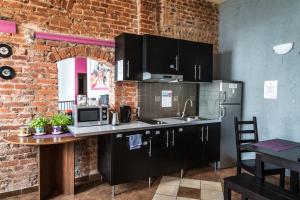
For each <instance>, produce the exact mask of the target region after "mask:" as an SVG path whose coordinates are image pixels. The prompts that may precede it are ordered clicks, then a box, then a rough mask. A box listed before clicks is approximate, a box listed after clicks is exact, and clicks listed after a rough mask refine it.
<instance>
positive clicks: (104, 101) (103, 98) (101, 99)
mask: <svg viewBox="0 0 300 200" xmlns="http://www.w3.org/2000/svg"><path fill="white" fill-rule="evenodd" d="M108 104H109V95H108V94H104V95H100V97H99V105H105V106H108Z"/></svg>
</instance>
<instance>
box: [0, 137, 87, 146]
mask: <svg viewBox="0 0 300 200" xmlns="http://www.w3.org/2000/svg"><path fill="white" fill-rule="evenodd" d="M2 139H3V141H4V142H7V143H10V144H18V145H30V146H41V145H53V144H65V143H70V142H76V141H80V140H85V139H86V138H84V137H74V136H66V137H55V138H40V139H35V138H33V137H32V136H28V137H19V136H17V135H13V136H7V137H2Z"/></svg>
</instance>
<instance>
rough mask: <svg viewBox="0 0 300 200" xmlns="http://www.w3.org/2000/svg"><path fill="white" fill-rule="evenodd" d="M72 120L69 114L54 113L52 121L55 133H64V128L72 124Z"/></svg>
mask: <svg viewBox="0 0 300 200" xmlns="http://www.w3.org/2000/svg"><path fill="white" fill-rule="evenodd" d="M71 122H72V120H71V117H70V116H69V115H66V114H63V113H59V114H56V115H54V116H53V117H52V118H51V120H50V123H51V125H52V128H53V132H52V133H53V134H60V133H62V129H63V128H64V127H66V126H68V125H70V124H71Z"/></svg>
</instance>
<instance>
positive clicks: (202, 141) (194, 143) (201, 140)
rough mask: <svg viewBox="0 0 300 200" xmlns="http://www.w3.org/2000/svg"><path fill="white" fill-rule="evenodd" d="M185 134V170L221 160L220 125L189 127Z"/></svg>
mask: <svg viewBox="0 0 300 200" xmlns="http://www.w3.org/2000/svg"><path fill="white" fill-rule="evenodd" d="M185 132H186V134H185V137H184V144H185V153H184V154H185V165H184V168H185V169H192V168H198V167H202V166H204V165H207V164H209V163H212V162H217V161H219V160H220V123H211V124H201V125H194V126H188V127H186V130H185Z"/></svg>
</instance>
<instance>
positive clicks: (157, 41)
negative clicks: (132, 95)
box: [143, 35, 179, 75]
mask: <svg viewBox="0 0 300 200" xmlns="http://www.w3.org/2000/svg"><path fill="white" fill-rule="evenodd" d="M178 67H179V66H178V40H176V39H172V38H166V37H160V36H154V35H144V38H143V71H144V72H149V73H152V74H175V75H176V74H178V72H179V68H178Z"/></svg>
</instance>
